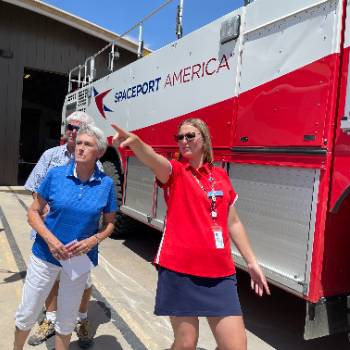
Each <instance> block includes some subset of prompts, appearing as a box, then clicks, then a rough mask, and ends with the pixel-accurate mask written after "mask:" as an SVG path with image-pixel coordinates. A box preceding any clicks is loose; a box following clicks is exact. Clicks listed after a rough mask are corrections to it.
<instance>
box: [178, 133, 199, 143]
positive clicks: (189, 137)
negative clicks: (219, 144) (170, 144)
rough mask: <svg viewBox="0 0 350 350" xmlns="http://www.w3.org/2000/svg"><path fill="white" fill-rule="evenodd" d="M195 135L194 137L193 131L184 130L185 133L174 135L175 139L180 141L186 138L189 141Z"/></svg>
mask: <svg viewBox="0 0 350 350" xmlns="http://www.w3.org/2000/svg"><path fill="white" fill-rule="evenodd" d="M195 137H196V133H195V132H186V134H178V135H174V138H175V141H177V142H179V141H182V140H183V139H186V141H187V142H190V141H193V140H194V138H195Z"/></svg>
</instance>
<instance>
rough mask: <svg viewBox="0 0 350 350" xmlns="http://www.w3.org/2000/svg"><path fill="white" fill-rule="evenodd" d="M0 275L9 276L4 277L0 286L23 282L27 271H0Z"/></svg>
mask: <svg viewBox="0 0 350 350" xmlns="http://www.w3.org/2000/svg"><path fill="white" fill-rule="evenodd" d="M0 273H1V274H2V273H8V274H10V276H7V277H5V278H4V279H3V281H2V282H0V284H5V283H12V282H17V281H19V280H24V279H25V278H26V274H27V271H20V272H13V271H7V270H4V269H0Z"/></svg>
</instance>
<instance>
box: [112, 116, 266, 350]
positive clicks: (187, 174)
mask: <svg viewBox="0 0 350 350" xmlns="http://www.w3.org/2000/svg"><path fill="white" fill-rule="evenodd" d="M112 126H113V128H114V129H115V130H116V134H115V136H114V138H113V143H114V144H115V146H119V147H122V148H123V147H127V146H128V147H130V149H131V150H132V151H133V152H134V154H135V155H136V157H138V158H139V159H140V160H141V161H142V162H143V163H144V164H145V165H146V166H148V167H149V168H150V169H151V170H152V171H153V172H154V174H155V176H156V177H157V180H158V183H159V185H160V186H161V187H162V188H163V189H164V192H165V197H166V202H167V206H168V210H167V215H166V219H165V227H164V232H163V237H162V241H161V243H160V246H159V250H158V253H157V256H156V258H155V264H156V265H157V266H158V267H159V268H158V274H159V275H158V286H157V295H156V305H155V314H156V315H162V316H170V321H171V324H172V327H173V331H174V338H175V339H174V343H173V346H172V348H171V349H173V350H174V349H175V350H178V349H195V348H196V345H197V340H198V332H199V321H198V317H199V316H205V317H207V319H208V322H209V325H210V328H211V330H212V332H213V334H214V337H215V339H216V342H217V345H218V348H219V349H234V350H236V349H239V350H243V349H246V348H247V340H246V332H245V327H244V322H243V318H242V312H241V307H240V302H239V298H238V294H237V287H236V284H237V281H236V275H235V266H234V263H233V260H232V254H231V247H230V240H232V241H233V242H234V244H235V245H236V247H237V248H238V250H239V251H240V253H241V254H242V256H243V258H244V259H245V261H246V263H247V266H248V271H249V273H250V276H251V287H252V289H253V290H254V291H255V293H256V294H258V295H260V296H262V295H263V293H264V291H266V293H267V294H270V291H269V287H268V285H267V282H266V279H265V276H264V274H263V272H262V271H261V269H260V267H259V265H258V263H257V261H256V258H255V255H254V253H253V251H252V249H251V246H250V243H249V240H248V238H247V235H246V232H245V229H244V227H243V225H242V223H241V221H240V219H239V217H238V215H237V211H236V209H235V207H234V204H235V202H236V200H237V195H236V193H235V191H234V189H233V188H232V185H231V182H230V179H229V177H228V175H227V173H226V172H225V170H223V169H222V168H218V167H215V166H213V165H212V162H213V152H212V146H211V139H210V134H209V130H208V127H207V125H206V124H205V123H204V122H203V121H202V120H200V119H187V120H185V121H183V122H182V123H181V124H180V126H179V128H178V133H177V135H176V136H175V138H176V140H177V142H178V145H179V150H180V155H181V157H180V160H179V161H177V160H171V161H169V160H167V159H166V158H165V157H163V156H162V155H160V154H158V153H156V152H155V151H154V150H153V148H152V147H151V146H149V145H147V144H145V143H144V142H143V141H142V140H141V139H140V138H139V137H138V136H137V135H135V134H132V133H129V132H126V131H124V130H123V129H121V128H119V127H118V126H117V125H112Z"/></svg>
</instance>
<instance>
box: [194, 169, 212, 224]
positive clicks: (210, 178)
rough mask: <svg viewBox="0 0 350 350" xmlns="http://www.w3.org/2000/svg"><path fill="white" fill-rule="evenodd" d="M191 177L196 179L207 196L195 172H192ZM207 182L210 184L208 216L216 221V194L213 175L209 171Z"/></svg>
mask: <svg viewBox="0 0 350 350" xmlns="http://www.w3.org/2000/svg"><path fill="white" fill-rule="evenodd" d="M192 175H193V177H194V178H195V179H196V181H197V183H198V185H199V187H200V188H201V189H202V190H203V191H204V192H205V194H206V195H207V196H208V191H207V190H206V189H205V187H204V186H203V184H202V183H201V182H200V181H199V179H198V177H197V175H196V174H195V173H193V172H192ZM208 180H209V182H210V186H211V191H210V193H211V195H210V196H208V197H209V198H210V216H211V218H212V219H213V221H214V222H215V221H216V218H217V217H218V212H217V211H216V196H215V189H214V186H215V179H214V177H213V174H212V172H210V173H209V179H208Z"/></svg>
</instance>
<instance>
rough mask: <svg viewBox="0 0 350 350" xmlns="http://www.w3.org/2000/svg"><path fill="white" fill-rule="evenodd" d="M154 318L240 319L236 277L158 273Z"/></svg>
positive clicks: (162, 271) (240, 312)
mask: <svg viewBox="0 0 350 350" xmlns="http://www.w3.org/2000/svg"><path fill="white" fill-rule="evenodd" d="M154 313H155V314H156V315H158V316H206V317H222V316H241V315H242V310H241V305H240V302H239V297H238V293H237V279H236V275H232V276H228V277H220V278H207V277H198V276H192V275H186V274H182V273H178V272H174V271H171V270H168V269H165V268H159V270H158V285H157V294H156V305H155V309H154Z"/></svg>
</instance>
